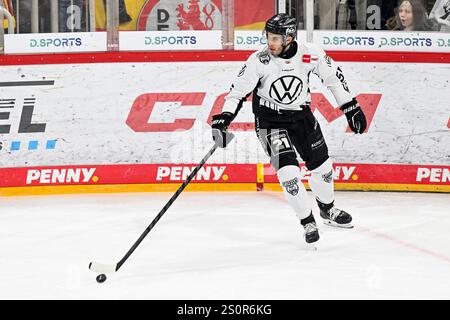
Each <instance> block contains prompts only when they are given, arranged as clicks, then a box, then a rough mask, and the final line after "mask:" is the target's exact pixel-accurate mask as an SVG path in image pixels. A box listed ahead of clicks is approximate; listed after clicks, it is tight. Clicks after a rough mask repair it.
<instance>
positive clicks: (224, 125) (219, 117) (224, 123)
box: [211, 112, 234, 148]
mask: <svg viewBox="0 0 450 320" xmlns="http://www.w3.org/2000/svg"><path fill="white" fill-rule="evenodd" d="M233 119H234V114H232V113H231V112H222V113H221V114H216V115H214V116H213V117H212V122H211V128H212V137H213V140H214V142H215V143H216V144H217V145H218V146H219V147H221V148H225V147H226V146H227V145H228V143H230V141H231V140H232V139H233V137H234V136H233V134H231V133H229V132H228V126H229V125H230V123H231V121H233Z"/></svg>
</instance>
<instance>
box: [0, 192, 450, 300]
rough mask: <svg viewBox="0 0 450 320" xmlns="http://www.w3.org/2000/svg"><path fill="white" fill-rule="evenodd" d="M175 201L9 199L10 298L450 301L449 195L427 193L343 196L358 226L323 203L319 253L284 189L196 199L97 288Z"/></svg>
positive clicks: (5, 260) (183, 199)
mask: <svg viewBox="0 0 450 320" xmlns="http://www.w3.org/2000/svg"><path fill="white" fill-rule="evenodd" d="M171 195H172V193H134V194H131V193H130V194H95V195H64V196H35V197H3V198H0V238H1V244H0V259H1V263H0V284H1V290H0V299H152V300H163V299H167V300H168V299H170V300H172V299H181V300H192V299H206V300H209V299H257V300H259V299H268V300H278V299H287V300H303V299H450V195H449V194H426V193H387V192H386V193H383V192H336V205H337V206H338V207H340V208H342V209H345V210H347V211H348V212H349V213H351V214H352V215H353V218H354V225H355V228H353V229H337V228H333V227H329V226H325V225H323V223H322V222H321V218H320V216H319V214H318V209H317V206H316V205H314V214H315V217H316V220H317V221H318V225H319V227H320V230H321V239H320V242H319V245H318V250H317V251H313V250H311V249H308V248H307V247H306V246H305V244H304V240H303V239H302V235H303V228H302V227H301V226H300V224H299V222H298V220H297V218H296V216H295V214H294V213H293V212H292V211H291V209H290V208H289V207H288V204H287V202H286V201H285V200H284V196H283V194H282V193H281V192H280V193H278V192H185V193H183V194H181V196H180V197H179V198H178V200H177V201H176V202H175V203H174V204H173V205H172V207H171V208H170V209H169V210H168V211H167V213H166V214H165V215H164V216H163V217H162V219H161V220H160V221H159V223H158V224H157V225H156V226H155V228H154V229H153V230H152V231H151V232H150V234H149V235H148V236H147V238H145V239H144V241H143V243H142V244H141V245H140V246H139V247H138V248H137V250H136V251H135V252H134V253H133V254H132V255H131V257H130V258H129V259H128V260H127V261H126V262H125V264H124V265H123V266H122V268H121V269H120V270H119V271H118V272H117V273H115V274H113V275H110V276H109V277H108V280H106V282H105V283H103V284H98V283H97V282H96V281H95V277H96V274H95V273H93V272H92V271H90V270H88V264H89V262H90V261H92V260H95V261H98V262H104V263H116V262H118V261H119V260H120V259H121V258H122V256H123V255H124V254H125V253H126V251H127V250H128V249H129V248H130V247H131V245H132V244H133V243H134V242H135V241H136V240H137V238H138V237H139V235H140V234H141V233H142V232H143V231H144V230H145V228H146V227H147V226H148V224H149V223H150V222H151V221H152V219H153V218H154V217H155V216H156V214H157V213H158V212H159V211H160V209H161V208H162V207H163V206H164V204H165V203H166V202H167V201H168V199H169V198H170V197H171ZM309 196H310V201H311V203H313V204H314V201H313V197H312V194H311V193H309Z"/></svg>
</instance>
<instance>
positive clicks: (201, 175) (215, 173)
mask: <svg viewBox="0 0 450 320" xmlns="http://www.w3.org/2000/svg"><path fill="white" fill-rule="evenodd" d="M194 169H195V167H158V171H157V174H156V180H158V181H161V180H163V179H164V178H168V179H169V180H170V181H181V180H186V178H187V177H188V176H189V175H190V174H191V172H192V171H194ZM225 169H226V167H202V168H201V169H200V170H199V171H198V173H197V175H196V176H195V177H194V179H193V180H205V181H211V180H213V181H218V180H219V179H220V178H221V177H222V175H223V173H224V172H225Z"/></svg>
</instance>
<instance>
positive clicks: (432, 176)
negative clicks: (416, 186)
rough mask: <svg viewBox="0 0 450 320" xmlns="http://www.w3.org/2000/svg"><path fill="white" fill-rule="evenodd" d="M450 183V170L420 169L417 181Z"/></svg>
mask: <svg viewBox="0 0 450 320" xmlns="http://www.w3.org/2000/svg"><path fill="white" fill-rule="evenodd" d="M422 180H426V181H430V182H450V169H447V168H418V169H417V177H416V181H417V182H420V181H422Z"/></svg>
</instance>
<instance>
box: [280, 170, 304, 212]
mask: <svg viewBox="0 0 450 320" xmlns="http://www.w3.org/2000/svg"><path fill="white" fill-rule="evenodd" d="M277 176H278V181H280V185H281V187H282V188H283V193H284V195H285V197H286V199H287V201H288V203H289V205H290V206H291V207H292V209H294V211H295V214H296V215H297V217H298V218H299V219H300V220H301V219H304V218H306V217H308V216H309V214H310V213H311V205H310V203H309V199H308V195H307V193H306V189H305V186H304V185H303V183H302V181H301V180H300V168H299V167H297V166H293V165H291V166H284V167H282V168H280V169H279V170H278V171H277Z"/></svg>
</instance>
